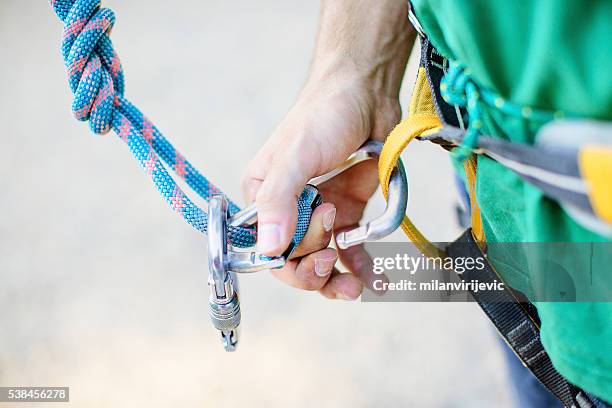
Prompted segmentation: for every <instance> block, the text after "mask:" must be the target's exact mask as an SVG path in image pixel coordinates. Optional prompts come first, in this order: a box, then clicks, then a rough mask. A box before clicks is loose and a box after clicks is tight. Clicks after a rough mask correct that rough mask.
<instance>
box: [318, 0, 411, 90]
mask: <svg viewBox="0 0 612 408" xmlns="http://www.w3.org/2000/svg"><path fill="white" fill-rule="evenodd" d="M407 14H408V11H407V7H406V3H405V1H403V0H375V1H374V0H324V1H323V2H322V6H321V17H320V25H319V32H318V36H317V43H316V48H315V55H314V58H313V62H312V65H311V69H310V75H309V79H308V82H311V83H335V84H340V85H345V84H350V85H355V84H359V85H360V86H363V87H366V88H371V89H374V90H376V91H377V92H378V93H381V94H383V95H384V96H387V97H397V96H398V93H399V88H400V85H401V81H402V78H403V74H404V70H405V68H406V63H407V60H408V56H409V54H410V51H411V49H412V45H413V44H414V40H415V38H416V33H415V31H414V29H413V28H412V26H411V25H410V24H409V22H408V18H407Z"/></svg>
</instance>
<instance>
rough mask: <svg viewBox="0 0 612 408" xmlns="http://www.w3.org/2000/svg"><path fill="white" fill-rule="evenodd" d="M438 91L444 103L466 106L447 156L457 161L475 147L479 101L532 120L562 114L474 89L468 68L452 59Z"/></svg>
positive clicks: (479, 123)
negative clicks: (462, 128)
mask: <svg viewBox="0 0 612 408" xmlns="http://www.w3.org/2000/svg"><path fill="white" fill-rule="evenodd" d="M440 93H441V94H442V98H444V100H445V101H446V102H447V103H449V104H451V105H458V106H462V107H465V108H466V109H467V114H468V117H469V122H468V128H467V130H466V132H465V135H464V137H463V140H462V141H461V144H460V145H459V146H457V147H456V148H455V149H453V151H452V152H451V155H452V156H453V157H454V158H455V159H457V160H459V161H463V160H466V159H468V158H469V157H470V156H471V155H472V154H473V153H474V150H475V149H476V148H477V147H478V137H479V136H480V134H481V132H482V127H483V121H482V117H483V103H484V104H486V105H488V106H490V107H493V108H495V109H498V110H499V111H501V112H502V113H504V114H506V115H509V116H513V117H518V118H523V119H526V120H530V121H535V122H541V123H546V122H549V121H551V120H555V119H561V118H564V117H566V114H565V113H564V112H562V111H555V112H552V111H548V110H543V109H536V108H533V107H530V106H520V105H517V104H514V103H512V102H509V101H507V100H505V99H504V98H502V97H501V96H499V95H497V94H496V93H495V92H492V91H490V90H488V89H484V88H478V86H477V85H476V83H475V82H474V80H473V79H472V77H471V71H470V69H469V68H467V67H466V66H465V65H463V64H460V63H458V62H456V61H451V62H450V63H449V69H448V71H447V73H446V74H445V75H444V77H442V81H441V82H440Z"/></svg>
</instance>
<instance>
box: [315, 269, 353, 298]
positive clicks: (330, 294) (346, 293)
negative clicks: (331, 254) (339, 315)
mask: <svg viewBox="0 0 612 408" xmlns="http://www.w3.org/2000/svg"><path fill="white" fill-rule="evenodd" d="M362 291H363V284H362V283H361V281H360V280H359V279H358V278H357V277H356V276H355V275H353V274H351V273H340V272H338V271H337V270H334V271H333V272H332V274H331V277H330V278H329V280H328V281H327V283H326V284H325V285H324V286H323V287H322V288H321V289H320V290H319V292H320V293H321V294H322V295H323V296H325V297H326V298H328V299H342V300H355V299H357V298H358V297H359V295H361V292H362Z"/></svg>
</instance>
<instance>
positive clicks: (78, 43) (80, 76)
mask: <svg viewBox="0 0 612 408" xmlns="http://www.w3.org/2000/svg"><path fill="white" fill-rule="evenodd" d="M51 6H52V7H53V10H54V11H55V13H56V14H57V16H58V17H59V18H60V20H61V21H62V22H63V23H64V30H63V33H62V45H61V51H62V56H63V58H64V62H65V64H66V69H67V71H68V83H69V85H70V89H71V90H72V93H73V94H74V100H73V103H72V112H73V114H74V116H75V117H76V118H77V119H78V120H81V121H89V127H90V128H91V130H92V131H93V132H94V133H96V134H105V133H107V132H109V131H110V130H113V131H114V132H115V133H116V134H117V135H118V136H119V137H120V138H121V140H123V141H124V142H125V143H126V144H127V145H128V147H129V148H130V151H131V152H132V154H133V155H134V157H135V158H136V159H137V160H138V162H139V163H140V165H141V166H142V167H143V168H144V170H145V171H146V173H147V174H148V175H149V177H150V178H151V179H152V180H153V183H154V184H155V186H156V187H157V189H158V190H159V192H160V193H161V194H162V196H163V197H164V198H165V200H166V202H167V203H168V204H169V205H170V207H171V208H172V210H174V211H175V212H177V213H178V214H179V215H181V216H182V217H183V218H184V219H185V221H187V222H188V223H189V224H190V225H191V226H193V227H194V228H195V229H197V230H199V231H201V232H203V233H206V230H207V216H206V212H204V211H203V210H202V209H201V208H199V207H198V206H197V205H195V204H194V203H193V202H192V201H191V200H190V199H189V198H188V197H187V196H186V194H185V193H184V192H183V191H182V190H181V188H180V187H179V186H178V185H177V183H176V182H175V181H174V179H173V178H172V177H171V176H170V174H168V171H167V170H166V168H165V167H164V165H163V164H162V161H163V162H165V163H166V165H167V166H168V167H169V168H171V169H172V170H173V171H174V173H175V174H176V175H177V176H178V177H180V178H181V179H183V180H184V181H185V182H186V183H187V185H188V186H189V187H190V188H191V189H193V191H195V192H196V193H197V194H198V195H199V196H200V197H202V198H203V199H204V200H206V201H208V198H209V197H210V196H211V195H213V194H220V193H221V190H219V189H218V188H217V187H216V186H215V185H214V184H212V183H210V182H209V181H208V180H207V179H206V178H205V177H204V176H203V175H202V174H201V173H200V172H199V171H198V170H197V169H196V168H195V167H193V166H192V165H191V163H189V161H188V160H187V159H185V157H184V156H183V155H181V154H180V153H179V152H178V151H177V150H176V149H175V148H174V146H172V144H171V143H170V142H169V141H168V140H167V139H166V138H165V137H164V135H163V134H162V133H161V132H160V131H159V130H158V129H157V127H156V126H155V125H153V123H152V122H151V121H149V120H148V119H147V118H146V117H145V116H144V115H143V114H142V112H141V111H140V110H139V109H138V108H136V107H135V106H134V105H132V104H131V103H130V102H129V101H128V100H127V99H126V98H125V96H124V95H123V92H124V75H123V69H122V67H121V63H120V61H119V57H118V56H117V53H116V52H115V50H114V48H113V44H112V42H111V40H110V38H109V32H110V30H111V28H112V27H113V24H114V23H115V15H114V13H113V11H112V10H110V9H108V8H101V7H100V0H51ZM160 159H161V160H160ZM228 203H229V211H230V213H232V214H233V213H235V212H236V211H238V210H239V208H238V206H237V205H236V204H234V203H233V202H232V201H231V200H229V199H228ZM300 203H301V201H300ZM306 207H307V206H303V205H301V206H299V210H300V216H299V224H298V228H297V231H296V236H295V237H294V241H295V242H297V243H299V241H300V240H301V238H302V237H303V235H304V234H305V232H306V229H307V227H308V224H309V222H310V212H311V209H310V207H307V208H306ZM228 240H229V241H230V242H229V243H230V244H231V245H233V246H236V247H250V246H253V245H254V244H255V240H256V231H255V228H230V229H229V230H228Z"/></svg>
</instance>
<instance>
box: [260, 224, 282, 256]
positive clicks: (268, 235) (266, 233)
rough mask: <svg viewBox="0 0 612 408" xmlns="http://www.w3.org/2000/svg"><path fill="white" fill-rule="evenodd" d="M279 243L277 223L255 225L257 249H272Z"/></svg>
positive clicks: (262, 250) (263, 250)
mask: <svg viewBox="0 0 612 408" xmlns="http://www.w3.org/2000/svg"><path fill="white" fill-rule="evenodd" d="M279 245H280V227H279V225H278V224H262V225H258V226H257V250H258V251H259V252H263V253H265V252H268V251H273V250H275V249H277V248H278V246H279Z"/></svg>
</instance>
